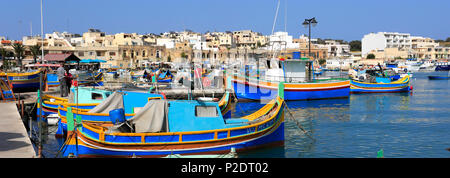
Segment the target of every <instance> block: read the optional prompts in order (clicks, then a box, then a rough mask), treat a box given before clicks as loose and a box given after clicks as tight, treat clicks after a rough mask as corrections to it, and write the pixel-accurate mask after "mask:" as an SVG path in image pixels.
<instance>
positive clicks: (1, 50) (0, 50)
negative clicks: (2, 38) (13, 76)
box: [0, 48, 8, 70]
mask: <svg viewBox="0 0 450 178" xmlns="http://www.w3.org/2000/svg"><path fill="white" fill-rule="evenodd" d="M0 56H2V60H3V68H4V70H6V68H7V66H8V61H7V60H6V56H8V51H7V50H6V49H5V48H0Z"/></svg>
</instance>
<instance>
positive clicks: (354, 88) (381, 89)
mask: <svg viewBox="0 0 450 178" xmlns="http://www.w3.org/2000/svg"><path fill="white" fill-rule="evenodd" d="M378 79H381V80H379V81H377V82H376V83H367V82H360V81H356V80H351V81H350V93H396V92H409V91H410V89H411V88H410V85H409V82H410V80H409V75H406V76H405V77H403V78H400V79H398V80H396V81H393V82H390V78H383V79H382V78H378Z"/></svg>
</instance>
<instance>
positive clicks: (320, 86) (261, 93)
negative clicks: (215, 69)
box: [228, 59, 350, 101]
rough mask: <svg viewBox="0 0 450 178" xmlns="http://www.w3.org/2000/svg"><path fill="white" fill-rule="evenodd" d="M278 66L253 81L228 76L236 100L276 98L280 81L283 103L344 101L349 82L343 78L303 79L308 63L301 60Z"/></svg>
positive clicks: (310, 63)
mask: <svg viewBox="0 0 450 178" xmlns="http://www.w3.org/2000/svg"><path fill="white" fill-rule="evenodd" d="M278 63H282V65H283V66H282V67H281V66H278V67H275V68H271V69H267V71H265V75H264V76H261V77H258V78H255V77H250V75H241V74H237V73H235V74H231V75H229V76H228V77H231V78H232V84H233V88H234V91H235V93H236V97H237V98H238V99H250V100H270V99H273V98H275V97H276V95H277V89H278V84H279V83H280V82H284V96H285V100H286V101H291V100H313V99H330V98H347V97H349V95H350V81H349V79H344V78H327V79H320V80H318V79H315V78H312V77H313V72H312V71H309V76H311V78H312V79H307V76H308V75H307V73H308V70H307V68H308V67H307V66H308V65H312V61H309V60H301V59H286V60H279V61H277V65H278Z"/></svg>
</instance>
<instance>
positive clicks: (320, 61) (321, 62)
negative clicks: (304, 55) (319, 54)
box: [319, 59, 327, 65]
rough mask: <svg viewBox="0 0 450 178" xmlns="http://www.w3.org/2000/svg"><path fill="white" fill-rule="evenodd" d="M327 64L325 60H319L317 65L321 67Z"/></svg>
mask: <svg viewBox="0 0 450 178" xmlns="http://www.w3.org/2000/svg"><path fill="white" fill-rule="evenodd" d="M326 62H327V60H325V59H319V65H323V64H325V63H326Z"/></svg>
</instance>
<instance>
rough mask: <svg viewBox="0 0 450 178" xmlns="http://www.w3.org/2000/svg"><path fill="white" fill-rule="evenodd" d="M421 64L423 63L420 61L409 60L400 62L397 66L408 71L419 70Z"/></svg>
mask: <svg viewBox="0 0 450 178" xmlns="http://www.w3.org/2000/svg"><path fill="white" fill-rule="evenodd" d="M421 65H422V63H421V62H419V61H414V60H407V61H404V62H399V63H398V66H397V67H398V68H402V69H406V70H407V72H417V71H419V69H420V66H421Z"/></svg>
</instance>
